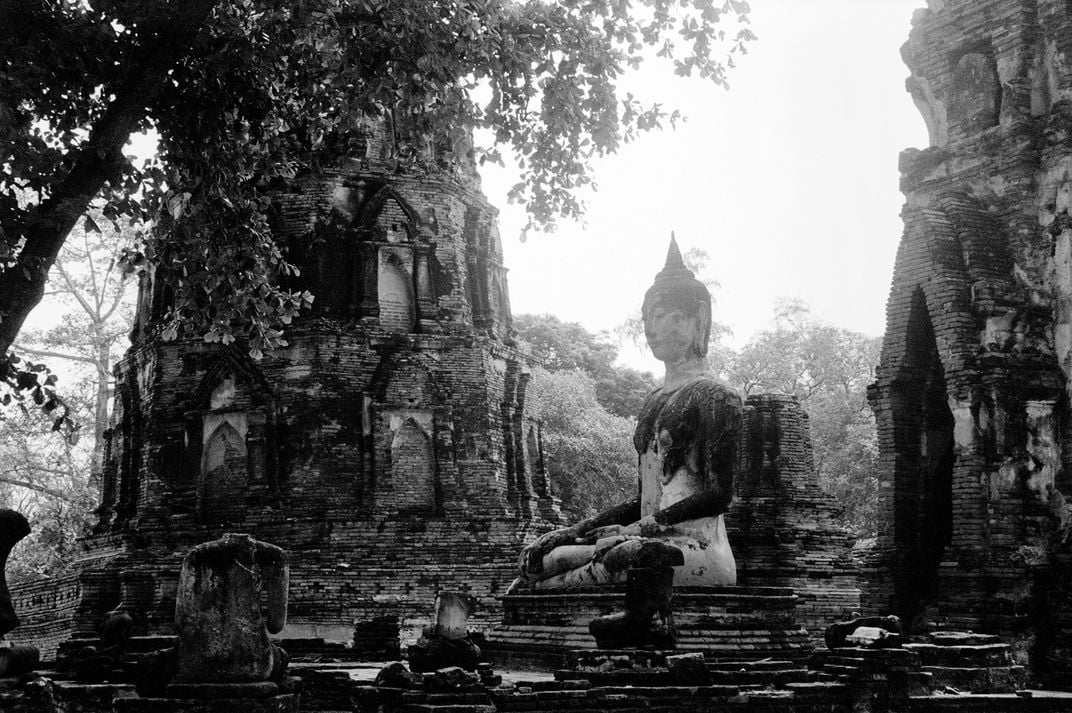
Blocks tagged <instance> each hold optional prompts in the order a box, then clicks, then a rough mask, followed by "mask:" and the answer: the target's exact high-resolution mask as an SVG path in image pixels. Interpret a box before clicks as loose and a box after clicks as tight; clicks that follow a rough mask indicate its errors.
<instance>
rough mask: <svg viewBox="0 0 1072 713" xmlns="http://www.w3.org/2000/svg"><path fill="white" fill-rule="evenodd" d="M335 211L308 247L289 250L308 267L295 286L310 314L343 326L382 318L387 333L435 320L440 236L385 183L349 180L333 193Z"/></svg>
mask: <svg viewBox="0 0 1072 713" xmlns="http://www.w3.org/2000/svg"><path fill="white" fill-rule="evenodd" d="M330 205H331V210H330V212H329V214H328V215H327V216H326V218H325V219H324V220H322V221H321V222H320V223H318V224H317V226H316V227H315V229H314V231H313V235H312V237H311V239H305V240H303V241H301V242H299V244H297V245H294V246H292V249H293V252H294V256H295V260H296V261H297V262H298V263H299V264H300V265H302V266H303V268H304V270H303V275H302V277H301V278H299V281H298V283H297V286H298V287H300V288H302V289H306V288H307V289H309V290H311V291H312V292H313V294H314V295H316V301H315V302H314V303H313V309H314V310H316V311H318V312H320V313H321V314H326V315H332V316H340V317H344V318H378V319H379V321H380V325H381V326H382V327H383V328H384V329H385V330H387V331H390V332H414V331H419V330H418V327H419V325H420V324H421V321H422V320H429V319H433V318H435V317H436V315H437V309H438V308H437V304H438V301H437V299H436V295H435V288H434V284H433V279H432V271H433V268H434V265H435V259H434V255H435V244H434V243H433V242H432V240H431V236H432V234H433V233H434V232H435V230H437V229H436V228H435V227H434V226H433V227H427V226H425V224H424V222H423V221H422V220H421V218H420V217H419V215H418V214H417V212H416V211H415V210H414V209H413V207H412V206H411V205H410V204H409V203H408V202H407V201H406V200H405V199H404V198H403V197H402V195H401V194H400V193H399V192H398V191H397V190H396V189H395V188H394V187H393V186H391V185H389V184H385V183H384V182H383V181H382V180H380V179H371V178H364V177H361V176H350V177H346V178H340V179H338V182H337V183H336V184H335V185H334V186H333V187H332V192H331V196H330Z"/></svg>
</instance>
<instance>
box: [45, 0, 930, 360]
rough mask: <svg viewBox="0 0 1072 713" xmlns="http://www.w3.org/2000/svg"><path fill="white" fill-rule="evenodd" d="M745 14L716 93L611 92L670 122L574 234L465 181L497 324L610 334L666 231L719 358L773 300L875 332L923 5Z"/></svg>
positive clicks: (620, 169) (672, 88)
mask: <svg viewBox="0 0 1072 713" xmlns="http://www.w3.org/2000/svg"><path fill="white" fill-rule="evenodd" d="M713 1H717V0H713ZM751 4H752V12H751V14H750V18H751V24H752V28H753V30H754V31H755V33H756V34H757V35H758V38H759V39H758V40H756V41H755V42H753V43H752V44H751V45H750V51H749V54H748V55H746V56H744V57H741V58H740V59H739V60H738V63H737V67H736V68H735V69H733V70H731V74H730V84H731V89H730V90H729V91H726V90H724V89H721V88H719V87H716V86H714V85H713V84H710V83H708V82H704V81H701V80H684V79H679V78H677V77H675V76H673V73H672V71H670V70H668V69H666V68H665V66H662V67H659V66H654V65H653V66H652V67H650V68H649V69H648V70H647V71H646V72H645V73H644V74H643V75H642V76H639V77H636V78H633V79H630V80H629V84H628V85H627V87H626V89H627V90H629V91H633V92H634V93H635V94H637V95H638V96H639V97H640V98H641V99H642V100H646V101H659V102H662V103H663V104H664V105H666V106H668V107H676V108H678V109H681V110H682V111H683V112H684V113H685V114H686V115H687V117H688V121H687V122H686V123H684V124H679V125H678V128H677V129H676V130H670V129H669V128H667V129H665V130H664V131H662V132H654V133H649V134H647V135H644V136H642V137H641V138H640V139H639V140H638V141H636V142H635V143H633V144H630V145H627V146H625V147H624V148H623V149H622V150H621V152H620V153H619V154H617V155H616V156H613V157H611V158H609V159H607V160H605V161H603V162H601V164H600V165H599V166H597V169H596V173H595V178H596V182H597V184H598V186H599V191H598V192H597V193H595V194H594V195H592V196H591V197H590V200H589V212H588V215H587V219H586V225H579V224H572V223H564V224H562V225H561V226H560V227H559V229H558V231H557V232H556V233H554V234H539V233H536V234H530V236H529V239H528V241H527V242H525V243H521V242H520V240H519V235H520V232H521V228H522V226H523V225H524V224H525V216H524V214H523V211H522V210H521V209H520V208H519V207H518V206H512V205H509V204H508V203H507V201H506V192H507V190H508V189H509V187H510V185H511V184H512V183H513V182H514V181H516V174H515V175H511V174H510V173H509V172H508V171H506V170H502V169H498V168H496V167H485V168H484V169H483V171H482V173H483V177H484V179H483V184H484V192H485V194H487V196H488V198H489V200H490V201H491V202H492V204H493V205H496V206H497V207H499V208H500V209H501V211H502V213H501V215H500V223H499V227H500V232H501V235H502V242H503V248H504V250H505V253H506V264H507V267H508V268H509V269H510V273H509V284H510V297H511V303H512V307H513V311H514V313H515V314H521V313H525V312H529V313H537V314H538V313H544V312H549V313H551V314H554V315H557V316H558V317H560V318H562V319H564V320H566V321H575V322H580V323H581V324H583V325H585V326H586V327H588V328H589V329H592V330H596V331H598V330H612V329H613V328H614V327H615V326H617V325H618V324H620V323H621V322H623V321H624V320H625V319H626V318H627V317H629V316H630V315H631V314H633V313H634V312H635V311H637V310H639V307H640V301H641V299H642V297H643V294H644V290H646V289H647V287H648V285H650V284H651V280H652V278H653V277H654V275H655V273H656V272H657V271H658V270H659V268H660V267H662V264H663V261H664V259H665V255H666V246H667V243H668V241H669V237H670V231H671V230H673V231H675V232H676V234H677V238H678V242H679V244H680V245H681V247H682V249H683V250H686V249H688V248H690V247H700V248H703V249H704V250H706V251H707V252H708V253H709V254H710V256H711V258H712V266H711V268H710V270H709V273H708V274H706V275H705V277H711V278H714V279H716V280H717V281H718V282H719V283H720V285H721V287H720V288H719V289H718V290H717V291H716V292H715V301H716V304H715V318H716V319H718V320H720V321H722V322H724V323H726V324H728V325H729V326H730V327H731V328H732V329H733V331H734V337H733V339H732V340H731V343H732V344H734V345H736V346H740V345H741V344H743V343H744V342H746V341H747V340H748V339H749V338H750V337H751V336H752V335H753V334H754V333H755V332H756V331H758V330H761V329H764V328H766V327H767V326H769V323H770V319H771V316H772V313H773V306H774V303H775V300H776V299H777V298H779V297H783V296H785V297H799V298H801V299H803V300H804V301H805V302H807V303H808V304H809V305H810V306H811V308H812V313H813V314H814V315H815V316H817V317H819V318H821V319H823V320H825V321H827V322H830V323H832V324H835V325H838V326H842V327H846V328H849V329H853V330H856V331H860V332H864V333H867V334H872V335H878V334H881V333H882V330H883V327H884V321H885V315H884V313H885V305H886V296H887V293H888V291H889V284H890V278H891V275H892V273H893V259H894V253H895V251H896V248H897V243H898V240H899V238H900V235H901V227H902V226H901V220H900V215H899V214H900V210H901V204H902V201H903V197H902V195H901V193H900V192H899V190H898V187H897V186H898V178H899V176H898V171H897V158H898V153H899V152H900V151H901V150H902V149H904V148H908V147H918V148H923V147H925V146H926V145H927V137H926V131H925V128H924V125H923V120H922V119H921V118H920V116H919V114H918V113H917V111H916V109H915V107H914V106H913V104H912V101H911V99H910V98H909V96H908V94H907V92H905V90H904V80H905V77H906V76H907V75H908V70H907V68H906V67H905V66H904V64H903V63H902V62H901V58H900V53H899V48H900V46H901V45H902V44H903V43H904V41H905V40H906V39H907V37H908V30H909V26H910V25H909V23H910V19H911V17H912V13H913V10H914V9H915V8H917V7H920V6H922V5H924V4H925V2H924V0H752V3H751ZM45 316H46V315H44V314H43V310H38V311H37V312H36V313H35V314H34V319H33V321H34V322H35V323H37V322H38V321H39V320H42V318H44V317H45ZM621 360H622V361H624V362H626V363H628V364H630V365H632V366H636V367H639V368H642V369H647V370H650V371H653V372H655V373H656V374H661V365H660V364H659V363H658V362H656V361H655V360H654V359H653V358H652V357H651V356H650V354H649V353H648V352H647V350H646V349H633V348H631V347H627V348H626V349H624V350H623V353H622V355H621Z"/></svg>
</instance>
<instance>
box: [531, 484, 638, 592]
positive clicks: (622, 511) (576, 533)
mask: <svg viewBox="0 0 1072 713" xmlns="http://www.w3.org/2000/svg"><path fill="white" fill-rule="evenodd" d="M639 519H640V497H639V496H637V497H636V498H633V499H632V500H630V501H628V502H625V503H621V504H619V505H615V506H614V507H612V508H608V509H606V510H604V511H603V512H600V513H597V514H595V515H593V516H592V517H589V518H586V519H584V520H581V521H580V522H578V523H577V524H576V525H572V526H570V527H564V528H561V529H559V530H552V531H551V532H548V533H546V534H543V535H540V536H539V537H537V538H536V539H535V540H534V541H533V542H532V544H530V545H528V546H527V547H525V548H524V549H523V550H521V555H520V557H518V567H519V569H520V570H521V575H522V576H523V577H534V576H536V575H539V574H540V570H541V568H542V567H543V558H544V555H546V554H547V553H548V552H550V551H551V550H553V549H555V548H556V547H561V546H563V545H572V544H576V543H577V541H578V540H581V539H584V538H586V536H588V534H589V533H591V532H592V531H593V530H596V529H597V528H600V527H606V526H608V525H626V524H628V523H632V522H636V521H637V520H639Z"/></svg>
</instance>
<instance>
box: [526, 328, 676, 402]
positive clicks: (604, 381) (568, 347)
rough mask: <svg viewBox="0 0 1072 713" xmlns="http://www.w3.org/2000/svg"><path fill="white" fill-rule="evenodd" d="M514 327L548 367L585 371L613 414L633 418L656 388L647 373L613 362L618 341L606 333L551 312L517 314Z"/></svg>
mask: <svg viewBox="0 0 1072 713" xmlns="http://www.w3.org/2000/svg"><path fill="white" fill-rule="evenodd" d="M514 329H515V330H516V331H517V336H518V338H519V339H521V341H523V342H525V343H527V344H529V345H530V346H531V347H532V350H533V353H534V354H535V355H536V356H537V357H538V358H539V359H540V360H541V361H542V362H543V366H544V368H545V369H547V370H548V371H552V372H558V371H570V370H579V371H581V372H583V373H584V374H586V375H587V376H588V377H589V378H590V379H591V380H592V382H593V388H594V389H595V393H596V399H597V400H598V401H599V404H600V405H601V406H602V407H603V408H605V409H606V410H607V411H609V412H610V413H612V414H614V415H615V416H621V417H623V418H636V416H637V414H638V413H639V412H640V404H641V403H643V401H644V397H645V396H647V394H648V392H650V391H651V390H652V389H654V388H655V380H654V379H653V378H652V375H651V374H650V373H648V372H641V371H638V370H636V369H632V368H629V367H627V366H620V365H615V364H614V360H615V359H617V358H618V345H617V344H616V343H615V342H614V341H612V339H611V337H610V336H609V335H607V334H605V333H599V334H593V333H592V332H590V331H588V330H587V329H585V328H584V327H583V326H582V325H580V324H578V323H577V322H563V321H562V320H561V319H559V318H558V317H555V316H554V315H551V314H541V315H532V314H521V315H517V316H516V317H514Z"/></svg>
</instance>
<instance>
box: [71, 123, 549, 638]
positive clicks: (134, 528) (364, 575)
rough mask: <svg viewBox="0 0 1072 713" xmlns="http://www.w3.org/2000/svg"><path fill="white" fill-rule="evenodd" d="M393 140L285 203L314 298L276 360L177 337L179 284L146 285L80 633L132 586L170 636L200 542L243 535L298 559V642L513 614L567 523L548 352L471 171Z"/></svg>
mask: <svg viewBox="0 0 1072 713" xmlns="http://www.w3.org/2000/svg"><path fill="white" fill-rule="evenodd" d="M393 150H394V142H393V141H392V138H391V135H390V134H389V133H387V132H385V131H384V130H383V129H381V128H378V127H375V126H373V127H370V128H369V130H368V133H367V135H366V136H365V137H364V147H363V149H362V150H360V151H359V156H358V157H357V158H348V159H345V160H342V161H339V162H338V163H337V164H336V166H335V167H334V168H331V169H329V170H326V171H325V172H323V173H322V174H319V175H317V176H315V177H309V178H307V179H305V180H300V181H297V182H296V183H295V184H294V185H292V186H290V187H288V188H287V189H286V190H284V191H282V192H281V193H280V194H279V195H278V196H277V198H276V200H275V218H276V226H275V227H276V230H277V234H278V235H282V236H284V239H285V240H286V242H287V243H288V244H289V246H290V251H291V253H290V255H291V258H292V260H293V261H294V262H296V263H297V264H298V265H299V266H300V267H301V270H302V271H301V277H300V280H299V282H298V283H297V284H295V285H294V286H295V287H297V288H298V289H309V290H311V291H312V292H313V293H314V294H315V295H316V300H315V302H314V305H313V308H312V310H311V313H310V314H308V315H306V316H304V317H303V318H301V319H300V320H297V321H295V323H294V324H293V325H292V326H291V327H290V328H289V330H288V332H287V335H286V339H287V341H288V342H289V346H288V347H286V348H285V349H283V350H281V351H279V352H278V353H275V354H272V355H270V356H268V357H266V358H264V359H262V360H259V361H253V360H251V359H250V358H249V357H248V356H247V355H246V354H245V353H244V351H243V350H241V349H237V348H222V347H219V346H218V345H211V344H205V343H203V342H201V341H199V340H196V339H193V340H185V341H171V342H167V341H163V340H162V339H160V338H159V336H158V331H159V330H158V329H156V327H157V325H158V324H159V320H160V319H161V317H162V316H163V315H164V314H165V312H166V310H167V306H168V295H167V291H166V290H165V289H164V288H163V287H162V286H161V285H159V284H157V285H152V284H143V290H142V296H141V304H140V306H139V315H138V323H137V326H136V327H135V333H134V344H133V346H132V347H131V349H130V351H129V352H128V354H127V355H126V357H125V358H124V359H123V360H122V362H121V363H120V364H119V366H118V367H117V370H116V395H115V418H114V427H113V428H112V429H111V431H110V433H109V436H108V441H107V448H106V453H107V455H106V464H105V468H104V477H103V496H102V502H101V506H100V509H99V514H100V525H99V527H98V534H97V535H96V536H95V537H94V538H92V539H91V540H90V541H89V542H88V543H87V545H88V554H87V557H88V558H94V557H96V558H98V559H99V561H98V562H96V563H93V562H89V563H87V566H86V569H85V570H84V572H83V575H82V576H81V583H80V585H79V586H80V594H79V604H78V609H77V611H76V612H75V613H73V614H72V616H73V618H74V621H73V624H72V628H73V629H74V630H76V631H77V630H84V629H92V628H94V627H95V626H96V625H97V622H98V619H97V617H98V616H99V615H100V614H101V613H103V612H104V611H106V610H107V608H110V607H111V606H115V605H116V604H117V603H118V602H119V601H120V600H122V601H124V602H125V603H127V604H128V605H136V608H137V609H138V610H139V612H140V613H141V614H142V615H143V620H142V621H143V625H144V626H145V627H146V630H147V631H154V630H156V631H160V630H166V628H167V625H168V623H169V619H170V615H171V611H170V607H173V595H172V591H173V588H174V583H175V581H176V577H177V574H178V565H179V562H180V558H181V555H182V553H183V552H185V551H186V550H187V548H189V547H190V546H191V545H193V544H195V543H197V542H201V541H205V540H209V539H212V538H215V537H218V536H219V535H220V534H221V533H222V532H225V531H237V532H247V533H250V534H252V535H253V536H254V537H256V538H258V539H261V540H264V541H267V542H271V543H274V544H277V545H279V546H281V547H283V548H285V549H286V550H288V551H289V553H290V556H291V584H290V611H291V617H290V620H291V622H292V623H291V625H289V626H288V630H287V632H286V633H287V634H289V635H290V636H300V635H304V636H324V637H327V638H329V639H354V638H355V627H356V643H357V645H358V646H359V647H365V648H367V649H369V653H371V654H375V653H377V652H380V651H382V652H383V653H389V651H390V649H392V648H394V649H397V638H398V634H399V628H400V627H401V628H402V630H403V636H405V634H406V630H407V628H408V629H409V630H410V631H412V629H413V628H414V627H416V626H418V625H419V623H420V622H421V621H422V620H424V619H426V617H427V616H428V615H429V614H430V613H431V608H432V606H433V602H434V599H435V595H436V592H437V591H438V590H440V589H453V590H460V591H465V592H469V593H471V594H472V595H474V596H476V597H477V598H478V599H480V600H482V603H483V604H484V605H485V606H484V607H483V611H482V614H483V616H484V618H485V619H486V620H487V619H492V618H494V608H495V606H496V600H495V597H496V595H499V594H501V593H502V592H503V591H504V590H505V589H506V587H507V586H508V585H509V584H510V582H511V579H512V577H513V569H514V568H515V567H516V564H515V563H516V556H517V552H518V551H519V550H520V548H521V546H522V542H523V540H524V539H525V538H526V537H527V536H529V535H531V533H532V532H533V530H540V529H546V528H547V527H548V526H549V525H550V524H552V523H555V522H557V520H558V517H559V515H558V510H557V506H556V504H555V502H554V499H553V498H552V497H551V496H550V493H549V492H548V487H547V480H546V478H545V476H544V468H543V454H542V449H541V434H540V421H539V419H538V418H536V415H535V414H533V413H530V410H529V408H528V407H527V405H526V399H525V394H526V386H527V384H528V381H529V376H530V362H529V361H528V360H527V358H526V357H525V355H524V354H522V353H519V352H518V351H517V349H515V348H514V346H513V342H512V340H511V338H510V332H511V315H510V305H509V301H508V293H507V286H506V269H505V267H504V266H503V264H502V248H501V244H500V241H499V236H498V233H497V227H496V222H495V210H494V209H493V208H491V207H490V206H489V205H488V204H487V202H486V201H485V199H484V198H483V196H482V195H481V194H480V192H479V185H478V181H477V178H476V176H475V174H473V173H470V172H465V171H458V170H456V169H455V170H450V171H448V169H447V168H445V167H444V168H443V169H442V170H441V171H440V172H438V173H436V172H431V173H426V172H415V171H409V172H399V171H398V170H395V169H394V166H393V165H392V163H391V161H390V159H391V155H392V151H393ZM139 573H140V574H139ZM137 618H138V617H137V616H136V617H135V619H136V620H137ZM478 621H479V620H478ZM396 655H397V654H396Z"/></svg>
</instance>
